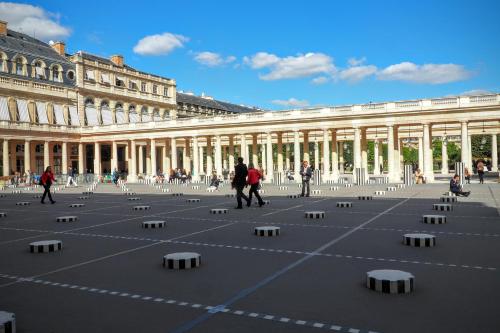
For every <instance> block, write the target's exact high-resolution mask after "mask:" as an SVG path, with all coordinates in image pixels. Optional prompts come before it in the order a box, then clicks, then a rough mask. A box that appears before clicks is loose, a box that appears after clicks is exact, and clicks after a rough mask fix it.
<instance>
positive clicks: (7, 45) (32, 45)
mask: <svg viewBox="0 0 500 333" xmlns="http://www.w3.org/2000/svg"><path fill="white" fill-rule="evenodd" d="M0 48H2V49H3V50H5V51H10V52H13V53H20V54H23V55H28V56H31V57H34V58H41V59H45V60H49V61H51V62H57V63H64V64H68V65H72V63H71V62H70V61H69V60H68V59H66V58H65V57H63V56H61V55H59V53H57V52H56V51H55V50H54V49H53V48H52V47H51V46H50V45H49V44H47V43H44V42H42V41H41V40H38V39H36V38H33V37H30V36H28V35H26V34H23V33H20V32H17V31H13V30H7V36H0Z"/></svg>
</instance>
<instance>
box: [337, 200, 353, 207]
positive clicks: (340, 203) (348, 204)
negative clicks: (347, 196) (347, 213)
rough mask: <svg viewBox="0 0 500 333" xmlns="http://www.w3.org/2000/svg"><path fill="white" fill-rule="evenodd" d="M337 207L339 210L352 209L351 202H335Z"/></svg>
mask: <svg viewBox="0 0 500 333" xmlns="http://www.w3.org/2000/svg"><path fill="white" fill-rule="evenodd" d="M337 207H339V208H350V207H352V202H348V201H339V202H337Z"/></svg>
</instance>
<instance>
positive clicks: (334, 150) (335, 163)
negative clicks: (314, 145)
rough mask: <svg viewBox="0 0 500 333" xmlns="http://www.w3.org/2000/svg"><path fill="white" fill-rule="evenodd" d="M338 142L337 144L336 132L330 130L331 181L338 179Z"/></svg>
mask: <svg viewBox="0 0 500 333" xmlns="http://www.w3.org/2000/svg"><path fill="white" fill-rule="evenodd" d="M337 146H338V142H337V130H336V129H332V146H331V148H332V175H331V179H333V180H334V181H337V180H338V178H339V153H338V148H337Z"/></svg>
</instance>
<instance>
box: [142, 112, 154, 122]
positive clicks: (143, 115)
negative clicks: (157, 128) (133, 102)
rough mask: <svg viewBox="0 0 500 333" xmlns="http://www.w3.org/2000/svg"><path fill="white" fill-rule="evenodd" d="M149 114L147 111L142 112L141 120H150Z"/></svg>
mask: <svg viewBox="0 0 500 333" xmlns="http://www.w3.org/2000/svg"><path fill="white" fill-rule="evenodd" d="M151 120H152V119H151V115H150V114H149V113H143V114H142V121H143V122H146V121H151Z"/></svg>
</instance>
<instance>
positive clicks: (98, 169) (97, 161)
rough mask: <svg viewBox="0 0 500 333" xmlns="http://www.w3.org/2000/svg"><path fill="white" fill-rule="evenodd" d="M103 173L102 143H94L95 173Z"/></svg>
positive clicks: (97, 174)
mask: <svg viewBox="0 0 500 333" xmlns="http://www.w3.org/2000/svg"><path fill="white" fill-rule="evenodd" d="M100 174H101V144H100V143H99V142H95V143H94V175H96V176H99V175H100Z"/></svg>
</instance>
